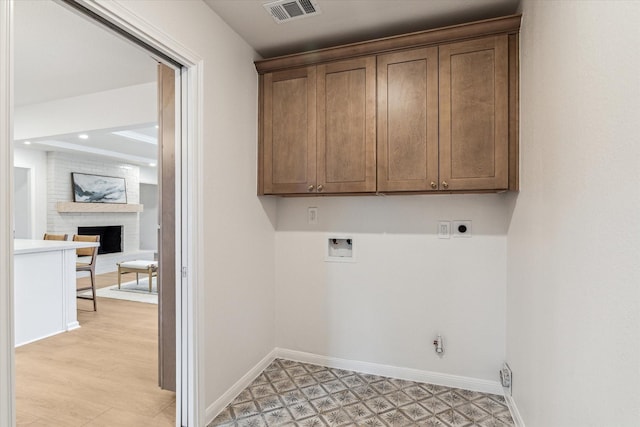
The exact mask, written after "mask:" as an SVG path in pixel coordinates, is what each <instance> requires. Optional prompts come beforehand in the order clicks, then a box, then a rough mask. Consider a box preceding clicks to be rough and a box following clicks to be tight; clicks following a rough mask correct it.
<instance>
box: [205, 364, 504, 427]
mask: <svg viewBox="0 0 640 427" xmlns="http://www.w3.org/2000/svg"><path fill="white" fill-rule="evenodd" d="M213 426H224V427H231V426H233V427H245V426H246V427H262V426H267V427H271V426H300V427H326V426H363V427H369V426H371V427H377V426H380V427H388V426H429V427H471V426H474V427H512V426H514V423H513V420H512V418H511V415H510V413H509V409H508V408H507V405H506V402H505V400H504V397H502V396H498V395H494V394H486V393H479V392H475V391H468V390H462V389H457V388H448V387H442V386H437V385H433V384H426V383H416V382H412V381H405V380H399V379H394V378H386V377H379V376H377V375H369V374H361V373H358V372H353V371H345V370H342V369H333V368H326V367H323V366H318V365H310V364H306V363H300V362H293V361H290V360H284V359H276V360H275V361H274V362H273V363H271V364H270V365H269V366H268V367H267V368H266V369H265V370H264V371H263V372H262V373H261V374H260V376H258V378H257V379H256V380H255V381H254V382H253V383H251V385H250V386H249V387H247V388H246V389H245V390H243V391H242V393H240V394H239V395H238V397H236V398H235V399H234V401H233V402H231V404H229V406H227V407H226V408H225V409H224V410H223V411H222V412H221V413H220V414H219V415H218V416H217V417H216V419H215V420H213V422H212V423H211V424H209V427H213Z"/></svg>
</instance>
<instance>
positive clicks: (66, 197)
mask: <svg viewBox="0 0 640 427" xmlns="http://www.w3.org/2000/svg"><path fill="white" fill-rule="evenodd" d="M71 172H81V173H90V174H95V175H106V176H117V177H122V178H125V180H126V186H127V203H139V202H140V169H139V168H138V166H134V165H130V164H125V163H121V162H117V161H115V160H114V161H111V160H108V159H104V158H93V157H89V156H80V155H77V154H69V153H62V152H48V153H47V230H48V231H49V232H55V233H67V234H69V236H72V235H73V234H75V233H76V232H77V231H78V227H91V226H104V225H121V226H122V227H123V229H122V234H123V239H122V246H123V247H122V249H123V252H122V253H114V254H104V255H99V256H98V263H97V266H96V271H97V273H105V272H108V271H115V270H116V264H115V263H116V262H118V261H122V260H130V259H153V254H152V253H148V252H146V253H145V252H141V251H140V219H139V216H140V214H138V213H129V212H127V213H112V212H109V213H107V212H99V213H97V212H92V213H84V212H83V213H67V212H63V213H60V212H58V211H57V209H56V204H57V203H58V202H71V201H73V192H72V186H71ZM69 239H71V237H69Z"/></svg>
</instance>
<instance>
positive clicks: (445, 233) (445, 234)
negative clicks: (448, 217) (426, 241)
mask: <svg viewBox="0 0 640 427" xmlns="http://www.w3.org/2000/svg"><path fill="white" fill-rule="evenodd" d="M450 236H451V222H450V221H438V238H439V239H448V238H449V237H450Z"/></svg>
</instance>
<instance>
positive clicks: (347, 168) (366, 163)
mask: <svg viewBox="0 0 640 427" xmlns="http://www.w3.org/2000/svg"><path fill="white" fill-rule="evenodd" d="M375 72H376V63H375V58H374V57H369V58H358V59H353V60H348V61H340V62H334V63H329V64H323V65H319V66H318V76H317V78H318V134H317V136H318V151H317V156H318V157H317V165H318V169H317V170H318V187H317V191H318V192H325V193H355V192H374V191H376V139H375V138H376V134H375V131H376V81H375V75H376V74H375Z"/></svg>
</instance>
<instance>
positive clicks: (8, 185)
mask: <svg viewBox="0 0 640 427" xmlns="http://www.w3.org/2000/svg"><path fill="white" fill-rule="evenodd" d="M12 139H13V0H10V1H0V183H2V184H0V272H1V273H0V426H3V427H4V426H13V425H15V420H16V414H15V398H14V390H15V381H14V371H15V363H14V355H15V352H14V348H13V345H14V344H13V343H14V336H13V235H12V234H13V233H12V229H13V227H12V218H13V211H12V209H10V207H11V206H12V200H11V191H12V189H13V173H12V172H13V168H12V167H13V164H12V162H11V160H12V159H13V147H12V142H11V140H12Z"/></svg>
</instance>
